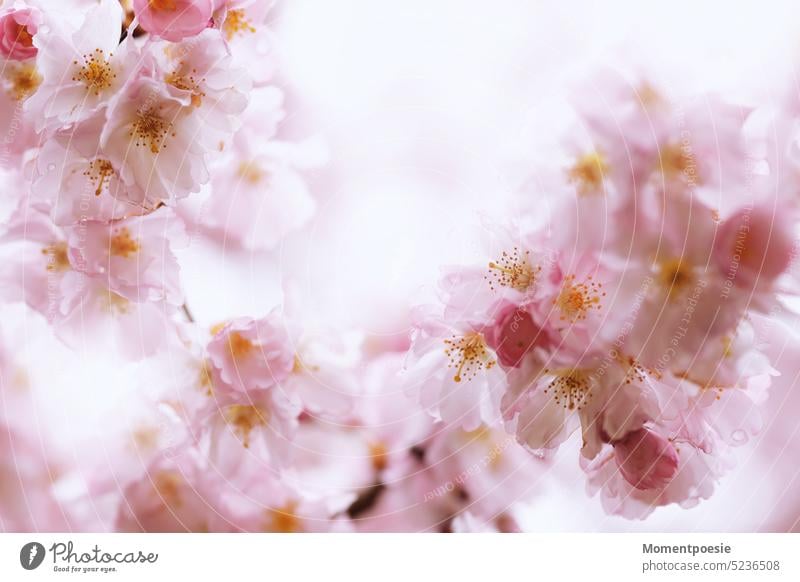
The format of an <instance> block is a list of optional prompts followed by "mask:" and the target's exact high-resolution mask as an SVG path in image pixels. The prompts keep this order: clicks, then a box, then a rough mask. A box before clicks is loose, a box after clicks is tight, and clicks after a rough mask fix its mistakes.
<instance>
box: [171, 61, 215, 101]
mask: <svg viewBox="0 0 800 582" xmlns="http://www.w3.org/2000/svg"><path fill="white" fill-rule="evenodd" d="M183 67H184V64H183V63H178V67H177V68H176V69H175V70H174V71H172V72H171V73H169V74H168V75H167V76H166V81H167V83H169V84H170V85H172V86H173V87H175V88H177V89H180V90H181V91H188V92H190V93H191V94H192V107H200V105H202V103H203V97H205V96H206V94H205V93H204V92H203V91H201V90H200V83H202V82H203V81H204V80H205V79H200V80H199V81H198V80H197V79H196V78H195V74H196V73H197V69H192V70H191V71H189V73H182V72H181V70H182V69H183Z"/></svg>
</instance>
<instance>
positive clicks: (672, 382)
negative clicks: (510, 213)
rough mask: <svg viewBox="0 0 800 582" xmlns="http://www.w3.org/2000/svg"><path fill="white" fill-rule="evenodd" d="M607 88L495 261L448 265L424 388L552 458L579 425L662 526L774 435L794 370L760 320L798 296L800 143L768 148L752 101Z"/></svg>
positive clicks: (597, 485) (597, 472)
mask: <svg viewBox="0 0 800 582" xmlns="http://www.w3.org/2000/svg"><path fill="white" fill-rule="evenodd" d="M593 86H594V87H602V94H601V95H594V96H593V97H594V98H595V99H594V100H591V99H589V98H587V97H586V95H587V94H588V93H590V91H588V90H586V91H582V92H581V93H580V97H579V98H576V99H575V103H574V106H575V111H576V116H577V120H578V122H579V124H580V127H581V129H582V133H583V139H582V140H569V141H567V142H566V144H565V147H564V152H565V153H564V156H563V159H562V161H561V162H560V163H557V164H554V165H553V166H552V167H548V168H543V169H541V170H539V171H537V173H536V174H535V175H534V176H533V177H532V179H531V180H530V182H529V183H528V184H526V186H525V187H524V188H523V189H522V191H521V192H520V203H521V207H522V209H523V210H522V211H521V212H520V213H519V215H518V216H517V217H516V220H515V221H514V222H513V224H511V225H510V226H506V227H501V226H497V225H487V229H488V230H489V231H490V232H492V233H493V235H494V236H493V239H492V241H491V242H492V244H491V245H489V246H490V247H491V248H487V249H486V253H487V254H486V262H485V263H484V264H483V265H482V266H479V267H478V266H476V267H454V268H448V269H447V270H446V272H445V274H444V276H443V278H442V281H441V284H440V289H441V294H440V295H441V303H440V304H439V305H437V306H433V307H422V308H420V309H419V317H418V320H417V322H416V331H415V338H414V342H413V346H412V348H411V352H410V355H411V364H410V369H409V386H410V387H411V388H412V390H413V392H414V393H416V394H417V395H418V399H419V402H420V403H421V404H422V405H423V406H424V407H425V408H426V409H427V410H429V411H430V412H431V413H432V414H433V415H434V416H435V417H437V418H439V419H441V420H442V421H443V422H445V423H447V424H450V425H454V426H461V427H463V428H464V429H467V430H471V429H474V428H475V427H477V426H485V425H489V426H494V427H500V426H502V427H504V428H505V430H506V431H507V432H508V433H510V434H513V435H514V437H515V438H516V440H517V442H518V443H520V444H521V445H523V446H524V447H525V448H527V449H528V450H529V451H531V452H534V453H536V454H539V455H544V456H548V455H549V454H550V453H552V452H554V451H555V449H557V448H558V447H559V446H560V445H562V444H563V443H564V442H565V441H567V440H568V439H569V437H570V436H571V435H572V434H573V433H579V434H580V435H581V448H580V466H581V467H582V468H583V470H584V471H585V473H586V478H587V481H588V489H589V491H590V492H592V493H596V492H598V491H599V492H600V494H601V499H602V504H603V507H604V508H605V509H606V510H607V511H608V512H610V513H614V514H621V515H624V516H626V517H631V518H644V517H646V516H647V515H648V514H650V513H651V512H652V511H653V509H654V508H655V507H657V506H659V505H666V504H672V503H677V504H680V505H682V506H683V507H691V506H693V505H695V504H697V502H698V501H699V500H701V499H705V498H708V497H709V496H710V495H711V493H712V492H713V489H714V485H715V483H716V482H717V480H718V479H719V478H720V477H721V476H722V474H723V473H724V472H725V471H726V470H727V469H728V468H729V467H730V460H731V452H732V451H731V450H732V447H736V446H737V445H741V444H743V443H744V442H746V441H747V440H748V438H749V437H751V436H752V435H755V434H757V433H758V431H759V430H760V429H761V426H762V421H761V416H760V412H759V405H760V404H761V403H762V402H763V401H764V399H765V397H766V390H767V388H768V387H769V386H770V383H771V377H772V376H774V375H776V374H777V372H776V370H774V369H773V368H772V366H771V365H770V362H769V361H768V359H767V358H766V356H765V355H764V354H763V353H762V352H761V350H760V348H761V347H763V346H762V345H761V344H763V343H764V341H765V339H766V338H764V337H763V335H762V334H759V332H758V331H757V330H758V326H759V323H762V322H763V320H764V318H765V317H767V316H769V315H770V314H771V313H773V312H775V310H776V306H777V305H778V304H779V302H781V301H782V299H784V298H786V297H789V296H790V295H792V294H796V285H795V284H794V281H793V279H792V278H791V277H790V275H789V273H788V271H789V268H790V266H791V263H792V259H793V246H794V240H793V238H794V229H795V227H796V223H797V205H796V193H795V192H793V191H791V190H790V189H788V188H787V186H786V184H791V183H792V181H791V180H789V179H787V178H786V176H785V174H784V173H785V172H786V168H787V167H788V168H794V167H795V165H796V162H793V161H791V158H787V157H786V156H790V155H791V151H792V149H793V148H794V147H796V142H795V140H796V137H797V136H796V135H787V136H785V138H784V141H783V143H781V144H779V148H775V149H773V150H771V151H773V152H774V153H775V155H774V156H772V158H771V159H767V158H766V157H765V156H764V155H763V154H762V155H761V156H760V157H759V155H758V152H759V151H761V152H763V151H766V148H764V147H763V146H764V143H766V142H767V138H766V134H765V131H766V130H765V126H764V124H763V123H762V126H761V128H760V129H759V128H758V127H757V126H756V127H753V121H752V120H753V118H754V116H755V115H756V114H755V113H754V112H753V111H751V110H750V109H746V108H743V107H736V106H734V105H730V104H727V103H724V102H722V101H721V100H719V99H718V98H715V97H710V96H702V97H699V98H686V99H682V100H679V101H671V100H669V99H668V98H667V96H666V95H665V94H664V93H663V92H662V91H660V90H658V89H656V88H655V87H653V86H652V84H648V83H645V82H641V84H640V85H638V86H637V85H636V84H628V83H622V82H620V81H618V80H613V79H608V78H606V79H601V80H600V81H599V82H598V83H597V84H595V85H593ZM772 122H773V123H775V124H776V125H777V126H781V127H787V126H789V122H788V120H787V119H774V120H772ZM580 133H581V132H580V131H578V130H576V134H580ZM553 167H555V168H557V169H556V170H553ZM792 171H794V170H792ZM782 174H784V175H782ZM779 178H780V179H779ZM528 201H530V202H528Z"/></svg>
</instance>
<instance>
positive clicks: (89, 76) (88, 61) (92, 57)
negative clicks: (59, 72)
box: [72, 49, 117, 95]
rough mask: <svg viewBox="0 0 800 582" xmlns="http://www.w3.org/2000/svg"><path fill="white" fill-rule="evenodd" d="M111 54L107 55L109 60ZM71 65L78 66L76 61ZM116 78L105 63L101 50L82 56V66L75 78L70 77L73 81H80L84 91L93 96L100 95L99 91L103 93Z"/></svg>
mask: <svg viewBox="0 0 800 582" xmlns="http://www.w3.org/2000/svg"><path fill="white" fill-rule="evenodd" d="M111 57H112V54H111V53H109V54H108V58H111ZM73 64H75V65H79V64H80V63H79V62H78V61H73ZM116 78H117V74H116V73H115V72H114V69H113V68H112V67H111V64H109V62H108V61H107V59H106V57H105V53H104V52H103V50H102V49H94V52H92V53H89V54H88V55H83V66H81V67H80V69H78V72H77V73H75V76H74V77H72V80H73V81H80V82H81V83H83V84H84V85H85V86H86V90H87V91H89V92H90V93H94V94H95V95H100V92H101V91H105V90H106V89H108V88H109V87H111V84H112V83H113V82H114V79H116Z"/></svg>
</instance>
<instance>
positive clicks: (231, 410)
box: [225, 404, 269, 448]
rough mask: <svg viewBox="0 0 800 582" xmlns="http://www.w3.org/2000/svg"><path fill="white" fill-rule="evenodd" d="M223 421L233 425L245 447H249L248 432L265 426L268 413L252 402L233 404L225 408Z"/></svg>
mask: <svg viewBox="0 0 800 582" xmlns="http://www.w3.org/2000/svg"><path fill="white" fill-rule="evenodd" d="M225 421H226V422H227V423H228V424H229V425H231V426H233V427H234V430H235V431H236V434H237V435H238V436H239V438H241V439H242V445H244V447H245V448H248V447H250V433H251V432H253V429H255V428H257V427H259V426H266V425H267V422H268V421H269V413H268V412H267V411H265V410H262V409H261V408H259V407H258V406H256V405H254V404H233V405H231V406H229V407H228V408H227V409H226V410H225Z"/></svg>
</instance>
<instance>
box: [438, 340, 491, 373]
mask: <svg viewBox="0 0 800 582" xmlns="http://www.w3.org/2000/svg"><path fill="white" fill-rule="evenodd" d="M444 344H445V346H447V347H445V349H444V353H445V355H446V356H447V358H448V359H449V362H448V364H447V367H448V368H455V369H456V373H455V375H454V376H453V381H455V382H461V380H463V379H466V380H471V379H472V378H473V377H474V376H475V375H476V374H477V373H478V372H479V371H480V370H484V369H485V370H489V369H490V368H492V367H493V366H494V365H495V363H496V362H495V361H494V360H493V359H491V357H490V356H489V351H488V350H487V349H486V342H485V340H484V339H483V335H482V334H480V333H478V332H473V333H468V334H467V335H465V336H463V337H457V336H453V337H452V339H446V340H444Z"/></svg>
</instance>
